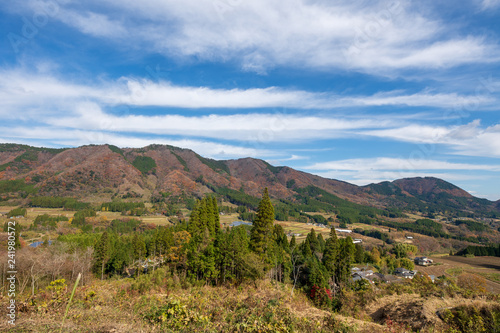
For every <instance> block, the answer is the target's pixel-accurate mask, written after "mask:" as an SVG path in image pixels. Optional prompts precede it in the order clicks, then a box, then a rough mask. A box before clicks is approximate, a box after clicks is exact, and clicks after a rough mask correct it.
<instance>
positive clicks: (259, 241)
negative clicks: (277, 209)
mask: <svg viewBox="0 0 500 333" xmlns="http://www.w3.org/2000/svg"><path fill="white" fill-rule="evenodd" d="M273 223H274V208H273V205H272V203H271V200H270V199H269V193H268V191H267V187H266V188H265V189H264V193H263V195H262V200H261V201H260V203H259V206H258V208H257V214H256V216H255V221H254V222H253V227H252V230H251V233H250V235H251V236H250V239H251V246H252V249H253V250H254V251H255V252H257V253H258V254H263V253H265V252H266V250H267V248H268V246H269V241H270V239H271V233H272V228H273Z"/></svg>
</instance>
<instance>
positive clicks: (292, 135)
mask: <svg viewBox="0 0 500 333" xmlns="http://www.w3.org/2000/svg"><path fill="white" fill-rule="evenodd" d="M45 122H46V123H49V124H50V125H53V126H58V127H66V128H75V129H77V128H79V129H86V130H95V129H98V130H102V131H107V132H128V133H149V134H157V135H185V136H195V137H205V138H213V139H224V140H235V141H240V142H241V141H246V142H253V143H255V144H265V143H269V142H285V141H299V140H301V141H303V140H313V139H324V138H336V137H345V136H346V135H348V132H349V131H352V130H355V129H356V130H357V129H366V128H380V127H386V126H394V125H395V124H396V123H397V121H393V120H390V119H383V118H377V117H374V118H370V119H345V118H333V117H332V118H328V117H319V116H304V115H293V114H291V115H287V114H279V113H277V114H267V113H264V114H262V113H250V114H235V115H216V114H212V115H208V116H182V115H159V116H144V115H127V116H114V115H111V114H106V113H104V112H103V111H102V110H101V108H100V107H99V105H97V104H95V103H82V104H80V105H78V106H77V115H74V116H69V117H64V116H59V117H51V118H47V119H45Z"/></svg>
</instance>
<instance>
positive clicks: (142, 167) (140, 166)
mask: <svg viewBox="0 0 500 333" xmlns="http://www.w3.org/2000/svg"><path fill="white" fill-rule="evenodd" d="M132 165H133V166H134V167H135V168H137V170H139V171H140V172H142V173H143V174H146V173H148V172H150V171H151V170H153V169H154V168H156V162H155V160H154V159H152V158H151V157H149V156H137V157H136V158H135V159H134V162H132Z"/></svg>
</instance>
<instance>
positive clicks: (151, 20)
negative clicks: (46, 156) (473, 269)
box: [0, 0, 500, 200]
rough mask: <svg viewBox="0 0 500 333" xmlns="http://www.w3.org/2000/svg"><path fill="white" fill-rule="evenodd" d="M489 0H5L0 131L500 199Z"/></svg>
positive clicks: (494, 6)
mask: <svg viewBox="0 0 500 333" xmlns="http://www.w3.org/2000/svg"><path fill="white" fill-rule="evenodd" d="M499 15H500V1H499V0H483V1H466V0H464V1H461V2H460V5H458V4H457V3H456V2H453V1H435V0H434V1H430V0H429V1H427V0H424V1H418V2H416V1H413V2H411V1H403V0H402V1H392V0H391V1H324V0H318V1H313V0H290V1H286V2H284V1H275V0H253V1H244V0H183V1H174V0H163V1H160V0H144V1H130V0H122V1H116V0H101V1H94V0H89V1H84V2H80V1H72V0H44V1H30V0H26V1H17V2H3V3H2V4H0V29H1V30H0V31H1V32H2V35H3V38H2V39H1V40H0V115H1V117H2V118H1V119H2V123H1V125H0V142H16V143H25V144H31V145H35V146H49V147H75V146H80V145H86V144H103V143H110V144H114V145H117V146H120V147H142V146H146V145H148V144H151V143H161V144H170V145H174V146H179V147H183V148H190V149H193V150H194V151H196V152H198V153H200V154H201V155H204V156H207V157H211V158H216V159H231V158H240V157H247V156H251V157H256V158H262V159H265V160H267V161H269V162H270V163H272V164H275V165H288V166H290V167H294V168H297V169H300V170H304V171H307V172H311V173H314V174H318V175H321V176H325V177H329V178H334V179H340V180H345V181H348V182H351V183H355V184H358V185H366V184H369V183H373V182H380V181H384V180H394V179H398V178H404V177H414V176H435V177H439V178H442V179H445V180H447V181H450V182H452V183H454V184H456V185H458V186H460V187H462V188H464V189H465V190H467V191H469V192H470V193H472V194H473V195H476V196H479V197H485V198H489V199H492V200H498V199H500V192H499V188H500V177H499V175H500V163H499V161H500V119H499V111H500V106H499V105H500V104H499V100H500V42H499V41H500V36H499V35H500V20H498V17H499Z"/></svg>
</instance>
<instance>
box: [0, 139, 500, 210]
mask: <svg viewBox="0 0 500 333" xmlns="http://www.w3.org/2000/svg"><path fill="white" fill-rule="evenodd" d="M20 179H24V181H25V183H26V184H30V185H32V186H33V187H34V189H35V190H36V191H37V192H38V193H39V195H54V196H72V197H78V198H89V197H93V196H94V197H100V198H106V197H109V198H111V196H112V195H120V196H124V195H125V196H128V197H134V196H136V197H142V198H145V199H147V198H149V197H151V196H152V195H155V194H158V193H160V192H163V193H170V194H175V195H180V194H183V193H184V194H186V195H193V196H202V195H204V194H206V193H212V192H213V191H214V189H219V188H227V189H230V190H234V191H242V192H244V193H245V194H247V195H250V196H254V197H258V196H260V193H261V191H262V188H264V187H268V188H269V193H270V195H271V196H272V197H275V198H279V199H292V200H293V198H294V196H295V195H296V194H297V192H296V189H298V188H303V187H306V186H315V187H318V188H320V189H322V190H325V191H327V192H329V193H331V194H334V195H336V196H338V197H340V198H342V199H346V200H349V201H352V202H355V203H360V204H364V205H371V206H379V207H387V206H395V207H400V208H405V207H409V208H415V207H420V208H422V207H429V208H430V209H431V210H433V209H438V208H439V207H441V208H443V207H444V208H446V207H450V208H452V209H461V210H465V211H482V212H486V211H490V210H494V211H499V210H500V200H499V201H497V202H491V201H488V200H486V199H479V198H475V197H473V196H472V195H470V194H469V193H468V192H466V191H464V190H462V189H460V188H459V187H457V186H455V185H453V184H451V183H448V182H446V181H444V180H441V179H437V178H429V177H426V178H420V177H416V178H406V179H398V180H395V181H393V182H382V183H379V184H370V185H367V186H357V185H353V184H350V183H347V182H344V181H340V180H334V179H326V178H322V177H319V176H316V175H312V174H309V173H306V172H302V171H298V170H295V169H292V168H289V167H286V166H283V167H276V166H272V165H270V164H269V163H267V162H265V161H263V160H260V159H254V158H242V159H235V160H222V161H218V160H213V159H209V158H204V157H202V156H200V155H198V154H197V153H195V152H194V151H192V150H189V149H182V148H177V147H173V146H167V145H150V146H147V147H143V148H118V147H116V146H112V145H90V146H81V147H77V148H68V149H51V148H38V147H31V146H26V145H19V144H0V181H5V180H20Z"/></svg>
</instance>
